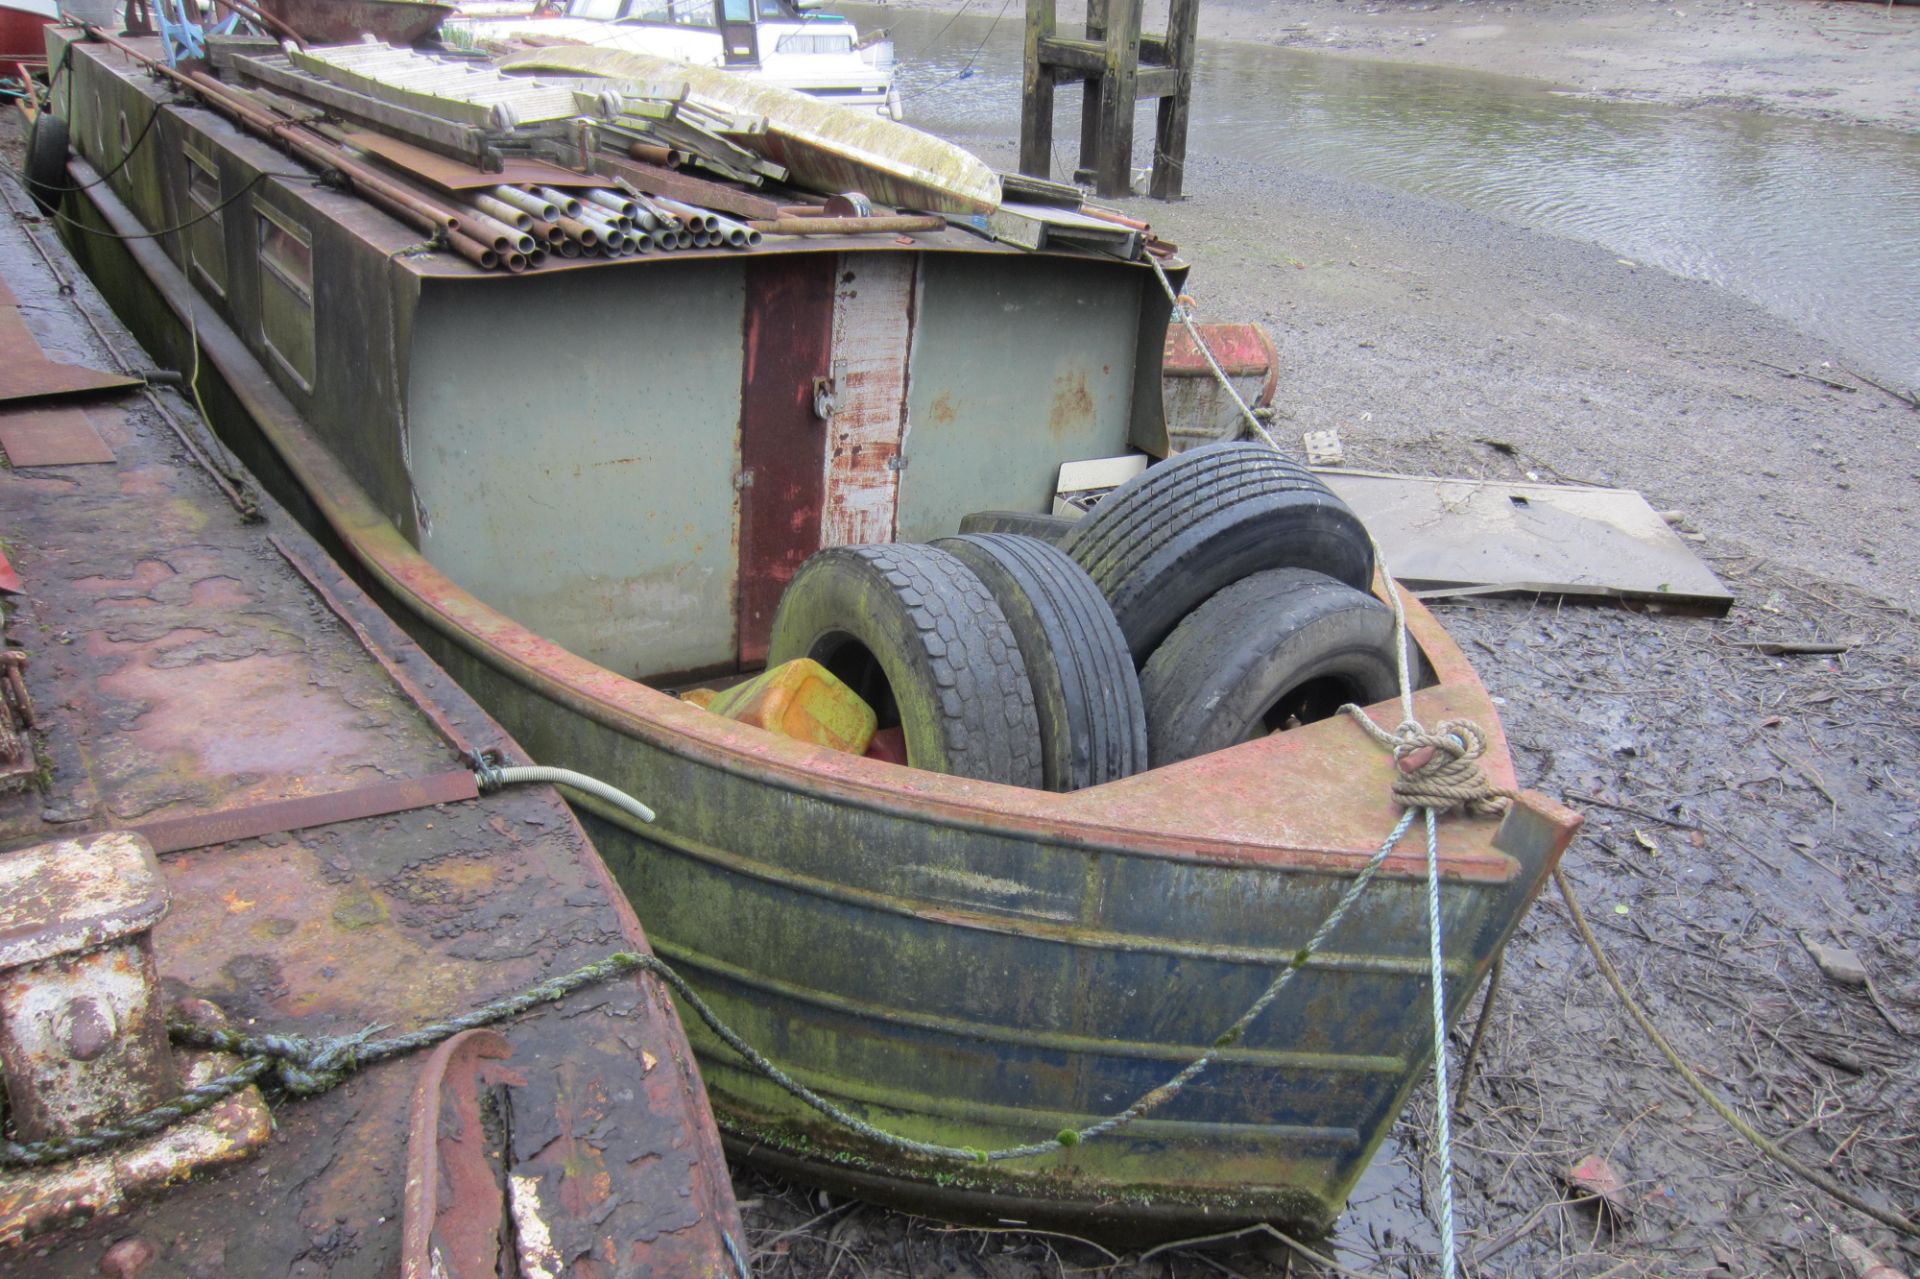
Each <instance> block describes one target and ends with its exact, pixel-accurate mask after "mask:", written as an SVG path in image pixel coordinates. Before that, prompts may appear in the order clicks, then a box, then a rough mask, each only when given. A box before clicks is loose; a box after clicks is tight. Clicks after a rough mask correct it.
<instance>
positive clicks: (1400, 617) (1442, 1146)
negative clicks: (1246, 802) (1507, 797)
mask: <svg viewBox="0 0 1920 1279" xmlns="http://www.w3.org/2000/svg"><path fill="white" fill-rule="evenodd" d="M1147 262H1148V264H1149V265H1151V266H1152V267H1153V273H1154V274H1155V275H1156V276H1158V277H1159V279H1160V287H1161V289H1162V290H1164V291H1165V292H1166V295H1167V300H1168V301H1170V302H1172V303H1173V318H1174V319H1176V320H1179V321H1180V322H1181V323H1182V324H1184V325H1185V326H1186V329H1187V332H1188V334H1189V335H1191V336H1192V338H1193V344H1194V346H1196V347H1198V348H1199V350H1200V354H1201V355H1202V356H1203V357H1205V359H1206V361H1207V366H1208V367H1209V368H1211V369H1212V370H1213V376H1214V377H1215V378H1216V379H1218V380H1219V382H1220V385H1221V387H1223V388H1224V389H1225V390H1226V392H1227V394H1228V395H1230V396H1232V397H1233V403H1234V406H1235V407H1236V408H1238V409H1239V410H1240V415H1241V416H1242V417H1244V418H1245V419H1246V420H1247V425H1248V426H1249V427H1250V428H1252V430H1253V433H1254V434H1255V435H1257V436H1259V437H1260V439H1261V440H1262V441H1263V442H1264V443H1265V444H1266V445H1267V447H1268V448H1270V449H1272V450H1273V451H1274V452H1276V453H1281V454H1284V453H1285V452H1286V450H1285V449H1283V448H1281V447H1280V443H1279V441H1277V440H1275V439H1274V438H1273V434H1272V433H1271V432H1270V431H1268V430H1267V428H1266V426H1265V425H1264V424H1263V423H1262V422H1261V421H1260V419H1259V418H1258V417H1256V416H1255V415H1254V412H1253V410H1252V409H1250V408H1248V407H1247V402H1246V401H1245V400H1244V399H1242V398H1240V392H1239V391H1238V390H1237V389H1236V388H1235V387H1234V385H1233V382H1232V381H1231V380H1230V379H1229V378H1228V377H1227V374H1226V370H1225V369H1222V368H1221V367H1220V361H1219V360H1217V359H1215V358H1214V355H1213V351H1212V350H1211V349H1210V348H1209V347H1208V346H1207V340H1206V339H1205V338H1204V337H1202V336H1200V329H1199V326H1198V325H1196V324H1194V322H1193V316H1192V315H1191V314H1189V313H1188V311H1187V308H1186V307H1184V306H1182V305H1181V304H1180V295H1179V294H1178V293H1176V292H1175V291H1174V288H1173V281H1172V280H1170V279H1168V278H1167V273H1166V270H1165V268H1163V267H1162V266H1161V265H1160V259H1158V258H1156V257H1154V256H1153V255H1152V254H1148V255H1147ZM1368 541H1369V542H1371V543H1372V546H1373V562H1374V566H1375V567H1376V568H1378V569H1379V571H1380V579H1381V581H1383V582H1385V583H1386V587H1387V603H1389V604H1390V605H1392V606H1393V641H1394V656H1395V659H1396V662H1397V665H1398V668H1399V669H1398V672H1397V674H1398V675H1399V680H1400V717H1401V719H1402V721H1403V722H1404V723H1415V722H1417V721H1415V719H1414V714H1413V669H1412V665H1411V662H1410V659H1409V654H1408V650H1407V610H1406V605H1405V603H1404V602H1403V601H1402V600H1401V597H1400V583H1399V582H1397V581H1395V580H1394V576H1393V572H1392V570H1390V569H1389V568H1388V567H1387V557H1386V556H1385V555H1384V554H1383V553H1382V552H1381V550H1380V544H1379V543H1378V542H1373V540H1372V534H1368ZM1422 811H1423V813H1424V814H1425V817H1426V822H1427V959H1428V963H1429V966H1430V969H1431V974H1430V980H1429V984H1430V985H1431V986H1432V989H1433V1086H1434V1098H1435V1104H1434V1114H1435V1116H1436V1119H1437V1123H1436V1125H1435V1127H1436V1129H1437V1131H1436V1133H1435V1146H1436V1147H1437V1149H1438V1153H1439V1156H1440V1213H1439V1216H1440V1275H1441V1279H1454V1276H1455V1275H1457V1274H1458V1273H1459V1260H1458V1243H1457V1240H1456V1238H1455V1230H1454V1222H1453V1118H1452V1116H1451V1115H1450V1114H1449V1113H1448V1110H1447V1105H1448V1101H1447V1099H1448V1098H1449V1097H1451V1096H1452V1095H1453V1090H1452V1089H1451V1088H1450V1087H1448V1081H1447V995H1446V985H1445V972H1446V969H1445V968H1444V967H1443V962H1442V959H1441V954H1440V950H1441V947H1440V941H1441V938H1440V824H1439V820H1438V817H1439V815H1438V814H1437V813H1436V812H1435V811H1434V810H1433V809H1431V808H1427V809H1423V810H1422ZM1410 815H1411V814H1406V815H1403V818H1402V821H1401V825H1400V827H1399V829H1398V830H1396V832H1395V835H1394V838H1393V839H1392V840H1390V841H1389V842H1390V843H1397V842H1398V835H1399V831H1400V830H1405V829H1406V822H1405V816H1410Z"/></svg>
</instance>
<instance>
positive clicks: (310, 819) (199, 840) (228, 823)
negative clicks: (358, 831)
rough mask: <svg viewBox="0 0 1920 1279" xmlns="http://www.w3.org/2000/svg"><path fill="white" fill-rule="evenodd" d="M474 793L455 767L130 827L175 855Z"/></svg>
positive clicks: (476, 788) (427, 805) (468, 775)
mask: <svg viewBox="0 0 1920 1279" xmlns="http://www.w3.org/2000/svg"><path fill="white" fill-rule="evenodd" d="M479 794H480V788H479V785H478V783H477V782H476V781H475V780H474V775H473V773H472V772H470V771H468V770H467V769H464V768H460V769H455V770H453V771H452V772H447V773H435V774H434V775H433V776H431V777H421V778H416V779H412V780H408V781H399V782H377V783H375V784H374V785H372V786H360V787H356V788H354V789H353V790H340V791H329V792H327V793H326V794H324V795H303V796H301V797H300V798H298V799H283V800H277V801H274V802H272V803H266V804H249V805H247V806H246V807H244V808H228V809H222V810H220V811H219V812H213V813H196V814H194V815H193V816H191V817H170V818H166V819H164V820H161V821H157V822H143V823H141V824H140V825H138V826H135V827H134V829H135V830H137V831H139V832H140V833H141V834H142V835H145V836H146V837H147V841H148V842H149V843H151V844H152V845H153V851H154V852H156V853H161V854H165V853H178V852H184V851H186V850H187V849H189V848H206V847H208V846H209V845H212V844H226V843H231V842H233V841H234V840H237V839H254V838H257V837H259V836H261V835H277V834H283V833H285V832H287V831H295V830H306V829H307V828H309V827H312V826H331V825H332V824H333V823H335V822H351V821H358V820H360V819H361V818H363V817H385V816H387V815H388V814H390V813H404V812H406V811H408V810H409V809H414V808H431V807H433V806H434V805H436V804H457V803H459V802H460V801H462V800H468V799H475V798H478V797H479Z"/></svg>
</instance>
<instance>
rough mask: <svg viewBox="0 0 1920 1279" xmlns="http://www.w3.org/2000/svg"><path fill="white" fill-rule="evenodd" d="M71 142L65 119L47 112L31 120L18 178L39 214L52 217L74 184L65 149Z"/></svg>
mask: <svg viewBox="0 0 1920 1279" xmlns="http://www.w3.org/2000/svg"><path fill="white" fill-rule="evenodd" d="M71 142H72V138H71V135H69V133H68V132H67V122H66V121H65V120H62V119H61V118H60V117H59V116H57V115H54V114H53V113H52V112H49V111H42V112H41V113H40V114H39V115H37V116H35V117H34V120H33V128H32V129H31V130H30V131H29V132H28V135H27V155H26V163H25V165H24V166H23V170H22V174H21V176H23V177H24V178H26V180H27V194H28V195H30V196H32V197H33V202H34V203H35V204H37V205H39V206H40V211H41V212H42V213H45V214H48V215H51V214H52V213H53V211H54V210H55V209H56V208H58V207H59V206H60V197H61V196H63V195H65V194H66V191H67V188H68V187H70V186H72V185H73V179H72V178H69V177H68V176H67V150H68V147H69V145H70V144H71Z"/></svg>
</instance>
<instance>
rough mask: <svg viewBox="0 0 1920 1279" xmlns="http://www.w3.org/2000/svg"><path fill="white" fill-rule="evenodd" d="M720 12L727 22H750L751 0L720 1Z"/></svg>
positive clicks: (751, 19)
mask: <svg viewBox="0 0 1920 1279" xmlns="http://www.w3.org/2000/svg"><path fill="white" fill-rule="evenodd" d="M721 11H722V12H723V13H725V14H726V18H727V21H728V22H752V21H753V0H721Z"/></svg>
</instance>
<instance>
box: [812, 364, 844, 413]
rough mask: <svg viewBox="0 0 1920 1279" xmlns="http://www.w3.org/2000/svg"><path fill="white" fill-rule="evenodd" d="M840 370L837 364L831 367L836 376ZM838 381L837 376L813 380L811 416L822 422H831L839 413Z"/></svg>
mask: <svg viewBox="0 0 1920 1279" xmlns="http://www.w3.org/2000/svg"><path fill="white" fill-rule="evenodd" d="M840 368H841V366H840V365H838V364H836V365H834V366H833V369H834V372H835V374H836V375H837V374H838V373H839V371H840ZM839 381H840V380H839V378H838V377H837V376H835V377H817V378H815V379H813V415H814V416H815V417H817V418H819V419H820V420H821V421H822V422H831V421H833V415H834V414H835V413H837V412H839V411H840V404H839V394H840V387H839Z"/></svg>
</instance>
